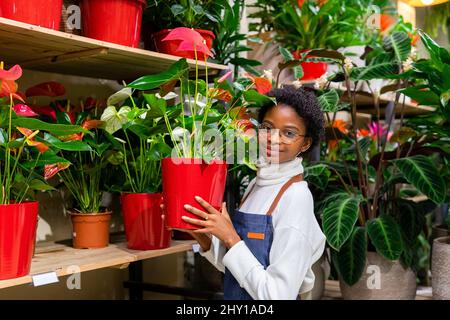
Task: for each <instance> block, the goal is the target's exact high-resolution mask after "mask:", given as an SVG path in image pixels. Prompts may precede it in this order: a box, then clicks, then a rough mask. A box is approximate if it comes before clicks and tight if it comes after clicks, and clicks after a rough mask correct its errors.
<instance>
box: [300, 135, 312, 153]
mask: <svg viewBox="0 0 450 320" xmlns="http://www.w3.org/2000/svg"><path fill="white" fill-rule="evenodd" d="M311 145H312V138H311V137H306V138H305V139H304V142H303V145H302V146H301V147H300V153H305V152H306V151H308V150H309V148H310V147H311Z"/></svg>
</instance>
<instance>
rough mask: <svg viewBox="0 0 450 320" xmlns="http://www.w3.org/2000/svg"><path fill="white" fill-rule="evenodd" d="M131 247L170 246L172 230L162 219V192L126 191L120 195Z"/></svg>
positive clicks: (126, 231)
mask: <svg viewBox="0 0 450 320" xmlns="http://www.w3.org/2000/svg"><path fill="white" fill-rule="evenodd" d="M120 203H121V205H122V214H123V220H124V224H125V235H126V238H127V245H128V248H129V249H134V250H155V249H164V248H167V247H169V245H170V238H171V235H172V234H171V232H170V231H169V230H167V228H166V227H165V226H164V221H163V220H162V219H161V208H160V205H161V203H162V194H161V193H153V194H152V193H124V194H122V195H121V197H120Z"/></svg>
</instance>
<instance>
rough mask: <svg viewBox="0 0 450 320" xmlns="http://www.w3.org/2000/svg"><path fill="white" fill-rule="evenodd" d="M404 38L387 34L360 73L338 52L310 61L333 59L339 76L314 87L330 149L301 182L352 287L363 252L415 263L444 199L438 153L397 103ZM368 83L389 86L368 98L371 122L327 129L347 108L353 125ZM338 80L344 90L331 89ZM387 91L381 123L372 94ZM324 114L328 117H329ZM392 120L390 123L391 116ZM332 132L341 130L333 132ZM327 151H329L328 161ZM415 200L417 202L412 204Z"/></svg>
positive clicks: (404, 64) (406, 53)
mask: <svg viewBox="0 0 450 320" xmlns="http://www.w3.org/2000/svg"><path fill="white" fill-rule="evenodd" d="M410 52H411V40H410V38H409V36H408V34H407V33H404V32H394V33H392V34H389V35H387V36H386V37H385V38H384V39H383V43H382V46H381V48H380V49H379V50H374V51H373V53H372V54H371V56H370V59H369V57H368V58H367V60H366V61H367V63H366V65H365V66H363V67H355V66H354V64H353V63H352V62H351V60H350V59H349V58H345V57H344V56H342V55H340V54H339V53H338V52H333V51H322V52H321V51H317V52H316V53H315V55H316V56H320V55H322V56H324V57H326V59H327V60H329V59H333V60H335V62H336V63H337V64H338V66H339V71H338V72H337V73H336V74H334V75H332V76H330V77H329V78H328V82H325V83H323V84H322V85H320V86H319V90H318V95H319V102H320V103H321V105H322V108H323V110H324V111H325V112H326V115H327V118H328V122H329V123H330V125H331V128H330V129H331V130H329V132H330V135H331V139H330V140H333V141H334V143H332V144H330V143H329V144H328V149H327V151H326V153H325V155H324V156H325V160H324V161H322V162H320V163H318V164H316V165H315V166H313V167H312V168H309V170H308V171H307V178H308V179H309V180H310V181H311V182H312V184H314V185H316V186H317V187H318V188H319V189H320V190H323V197H322V198H321V199H319V201H318V211H319V212H320V213H321V218H322V226H323V230H324V233H325V235H326V236H327V242H328V244H329V245H330V247H331V248H332V252H333V258H334V261H335V262H336V266H337V269H338V272H339V275H340V277H341V278H342V280H344V281H345V282H346V283H347V284H349V285H353V284H355V283H356V282H357V281H358V279H359V278H360V276H361V274H362V272H363V271H364V267H365V262H366V252H367V250H374V251H377V252H378V253H379V254H380V255H381V256H383V257H384V258H386V259H388V260H398V259H401V260H402V262H403V263H404V264H406V265H407V266H410V267H414V266H415V265H416V264H417V248H418V246H419V245H420V243H418V242H419V241H418V239H419V235H420V234H421V232H422V230H423V228H424V223H425V218H424V215H425V214H426V213H427V212H429V211H430V210H431V209H432V208H433V206H434V205H435V204H439V203H442V202H444V201H445V199H446V197H447V195H446V194H447V191H446V189H447V188H446V182H445V180H444V179H443V176H445V175H447V174H448V171H447V170H448V169H447V167H446V162H445V160H443V158H442V152H440V150H439V149H437V148H434V147H433V146H431V145H428V144H427V141H428V140H427V138H426V137H425V136H424V135H423V134H420V133H419V132H417V131H415V130H413V129H412V128H409V127H407V126H406V125H405V121H404V114H403V112H404V109H405V108H404V101H405V100H404V99H401V95H402V93H405V92H408V85H409V82H408V81H405V80H403V79H402V78H404V77H408V76H410V75H411V73H410V72H409V71H408V68H409V66H410V61H411V56H410ZM373 79H392V81H393V83H392V84H390V85H389V86H386V87H383V88H382V89H381V90H380V92H377V91H373V92H374V105H375V109H376V116H375V121H374V123H373V124H372V125H371V128H368V129H366V130H362V129H361V130H358V128H357V127H356V126H354V125H350V126H349V127H347V126H345V127H342V126H339V125H333V124H335V122H334V121H333V120H334V117H335V113H336V112H337V111H339V110H341V109H345V108H347V107H349V108H350V113H351V118H352V124H354V123H356V110H357V109H356V107H357V106H356V92H355V91H356V90H355V89H354V88H356V86H357V85H358V83H359V82H361V81H365V82H367V84H368V85H369V86H370V84H371V83H370V81H371V80H373ZM336 82H342V83H343V87H344V88H345V89H346V90H345V92H340V91H338V90H336V89H333V85H332V83H336ZM388 91H393V92H394V93H395V99H394V102H393V103H394V108H393V109H394V110H393V112H392V113H391V115H390V116H388V117H387V118H386V119H385V121H382V119H381V117H380V114H381V112H380V105H379V94H380V93H385V92H388ZM330 114H331V116H330ZM396 115H400V116H399V118H398V119H397V120H398V121H395V119H394V117H395V116H396ZM339 128H341V129H340V130H339ZM330 146H331V147H332V148H337V150H333V156H332V157H331V156H330V149H331V148H330ZM418 194H422V195H424V196H426V198H427V200H425V201H417V200H416V201H413V199H414V198H412V196H415V195H418Z"/></svg>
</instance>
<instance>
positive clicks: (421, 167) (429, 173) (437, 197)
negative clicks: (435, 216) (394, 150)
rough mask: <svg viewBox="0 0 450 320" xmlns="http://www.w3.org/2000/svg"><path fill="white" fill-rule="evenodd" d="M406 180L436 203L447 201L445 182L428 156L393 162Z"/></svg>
mask: <svg viewBox="0 0 450 320" xmlns="http://www.w3.org/2000/svg"><path fill="white" fill-rule="evenodd" d="M393 162H394V164H395V165H396V166H397V168H398V169H399V170H400V172H401V173H402V174H403V175H404V176H405V178H406V180H408V182H409V183H411V184H412V185H413V186H414V187H416V188H417V189H418V190H419V191H420V192H422V193H423V194H425V195H426V196H427V197H428V198H429V199H431V200H433V201H434V202H436V203H442V202H443V201H444V199H445V193H446V187H445V181H444V179H443V178H442V176H441V175H440V174H439V171H438V170H437V168H436V166H435V165H434V164H433V162H432V161H431V160H430V159H429V158H428V157H426V156H423V155H417V156H412V157H408V158H402V159H398V160H393Z"/></svg>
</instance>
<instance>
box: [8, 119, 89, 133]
mask: <svg viewBox="0 0 450 320" xmlns="http://www.w3.org/2000/svg"><path fill="white" fill-rule="evenodd" d="M12 124H13V126H15V127H23V128H27V129H30V130H41V131H46V132H49V133H51V134H53V135H55V136H65V135H71V134H74V133H82V132H83V133H88V132H89V131H88V130H85V129H83V128H82V127H80V126H76V125H66V124H53V123H47V122H43V121H41V120H38V119H33V118H22V117H18V118H15V119H13V120H12Z"/></svg>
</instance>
